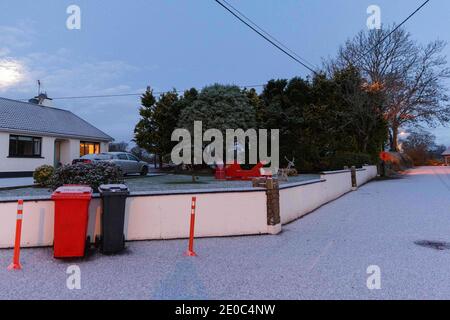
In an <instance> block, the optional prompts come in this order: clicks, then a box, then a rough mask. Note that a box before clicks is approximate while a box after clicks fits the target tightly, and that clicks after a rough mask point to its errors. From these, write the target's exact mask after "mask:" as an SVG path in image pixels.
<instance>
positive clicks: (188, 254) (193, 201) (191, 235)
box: [186, 197, 197, 257]
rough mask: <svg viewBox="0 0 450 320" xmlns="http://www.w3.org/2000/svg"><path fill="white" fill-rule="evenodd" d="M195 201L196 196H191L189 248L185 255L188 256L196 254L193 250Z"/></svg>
mask: <svg viewBox="0 0 450 320" xmlns="http://www.w3.org/2000/svg"><path fill="white" fill-rule="evenodd" d="M196 202H197V197H192V205H191V228H190V232H189V248H188V251H187V252H186V255H187V256H189V257H196V256H197V254H196V253H195V252H194V229H195V206H196Z"/></svg>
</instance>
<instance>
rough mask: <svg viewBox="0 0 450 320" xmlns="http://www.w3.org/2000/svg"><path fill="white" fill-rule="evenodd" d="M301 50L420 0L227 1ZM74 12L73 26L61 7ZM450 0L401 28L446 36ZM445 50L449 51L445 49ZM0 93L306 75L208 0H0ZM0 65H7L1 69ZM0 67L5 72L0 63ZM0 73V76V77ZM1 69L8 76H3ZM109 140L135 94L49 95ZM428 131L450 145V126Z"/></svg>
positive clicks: (128, 119)
mask: <svg viewBox="0 0 450 320" xmlns="http://www.w3.org/2000/svg"><path fill="white" fill-rule="evenodd" d="M228 1H229V2H230V3H231V4H232V5H233V6H235V7H237V8H238V9H239V10H241V11H242V12H244V13H245V14H246V15H247V16H248V17H250V18H251V19H252V20H253V21H255V22H256V23H258V24H259V25H260V26H262V27H263V28H264V29H266V30H267V31H269V32H270V33H271V34H272V35H274V36H276V37H277V38H278V39H279V40H281V41H282V42H284V43H285V44H286V45H287V46H288V47H290V48H291V49H292V50H294V51H295V52H297V53H298V54H299V55H300V56H302V57H303V58H305V59H306V60H308V61H310V62H311V63H313V64H315V65H317V66H319V65H320V64H321V61H322V58H326V57H329V56H334V55H335V53H336V51H337V49H338V47H339V45H341V44H342V43H343V42H344V41H345V40H346V39H348V38H350V37H352V36H354V35H355V34H356V33H357V32H358V31H359V30H361V29H364V28H367V27H366V19H367V17H368V15H367V13H366V10H367V7H368V6H369V5H372V4H376V5H379V6H380V7H381V10H382V11H381V13H382V22H383V23H384V24H391V23H393V22H401V21H402V20H403V19H404V18H406V17H407V16H408V15H409V14H410V13H411V12H412V11H414V10H415V9H416V8H417V7H418V6H419V5H420V4H421V3H422V2H423V1H422V0H414V1H413V0H395V1H392V0H390V1H388V0H383V1H382V0H377V1H374V0H369V1H366V0H340V1H331V0H302V1H300V0H282V1H279V0H278V1H276V0H270V1H269V0H240V1H237V0H228ZM71 4H76V5H78V6H79V7H80V8H81V14H82V16H81V23H82V24H81V30H68V29H67V28H66V19H67V17H68V14H67V13H66V9H67V7H68V6H69V5H71ZM449 27H450V1H448V0H432V1H431V2H430V3H429V4H428V5H427V6H426V7H425V8H424V9H423V10H422V11H420V12H419V13H418V14H417V15H416V16H414V17H413V18H412V19H411V20H410V21H409V22H408V23H407V25H406V28H407V29H408V30H409V31H410V32H411V33H412V35H413V37H414V38H415V39H416V40H417V41H418V42H420V43H426V42H428V41H431V40H436V39H441V40H445V41H448V42H450V33H449V29H450V28H449ZM446 54H447V55H448V56H449V57H450V46H449V47H447V50H446ZM1 65H3V67H0V96H1V97H6V98H12V99H24V98H31V97H32V96H34V95H35V94H36V92H37V86H36V81H37V80H38V79H40V80H41V81H42V85H43V90H44V91H46V92H47V93H48V95H49V96H50V97H55V98H57V97H66V96H83V95H104V94H123V93H140V92H143V91H144V90H145V88H146V87H147V86H148V85H150V86H151V87H152V88H153V89H154V90H155V91H166V90H170V89H172V88H176V89H178V90H184V89H187V88H190V87H197V88H202V87H203V86H205V85H208V84H212V83H215V82H219V83H225V84H237V85H242V86H244V85H257V84H264V83H266V82H267V81H268V80H269V79H272V78H291V77H293V76H303V77H304V76H307V75H308V74H309V72H308V70H306V69H304V68H303V67H301V66H300V65H299V64H297V63H295V62H294V61H292V60H291V59H290V58H288V57H287V56H285V55H284V54H282V53H281V52H279V51H278V50H277V49H275V48H274V47H272V46H271V45H270V44H268V43H267V42H265V41H264V40H263V39H261V38H260V37H258V36H257V35H256V34H255V33H254V32H252V31H251V30H249V29H248V28H247V27H246V26H245V25H243V24H242V23H240V22H238V21H237V20H236V19H235V18H234V17H232V16H231V15H230V14H229V13H228V12H226V11H225V10H224V9H223V8H222V7H220V6H219V5H217V4H216V3H215V2H214V1H213V0H164V1H163V0H151V1H149V0H133V1H119V0H109V1H89V0H85V1H62V0H40V1H35V0H14V1H13V0H1V1H0V66H1ZM5 66H6V69H5ZM1 68H3V69H1ZM2 74H3V81H2V78H1V75H2ZM5 74H6V75H5ZM54 104H55V106H56V107H59V108H64V109H69V110H71V111H73V112H75V113H76V114H78V115H79V116H81V117H82V118H84V119H86V120H87V121H89V122H91V123H92V124H94V125H95V126H97V127H98V128H100V129H102V130H103V131H105V132H106V133H108V134H110V135H111V136H113V137H114V138H115V139H116V140H117V141H122V140H124V141H130V140H131V139H132V138H133V129H134V125H135V124H136V122H137V121H138V119H139V115H138V108H139V104H140V101H139V97H138V96H132V97H121V98H117V97H116V98H97V99H80V100H74V99H68V100H55V101H54ZM432 132H433V133H435V134H436V136H437V137H438V142H439V143H444V144H447V145H450V129H445V128H441V129H437V130H433V131H432Z"/></svg>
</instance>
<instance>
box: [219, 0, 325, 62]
mask: <svg viewBox="0 0 450 320" xmlns="http://www.w3.org/2000/svg"><path fill="white" fill-rule="evenodd" d="M222 2H223V3H225V4H226V5H227V6H228V7H230V8H231V9H233V10H234V11H235V12H237V13H238V14H239V15H241V17H243V18H244V19H246V20H247V21H248V22H249V23H251V24H252V25H253V26H254V27H255V28H258V29H259V30H260V31H261V32H262V33H264V34H265V35H267V37H269V38H270V39H272V40H273V41H274V42H276V43H277V44H279V45H280V46H281V47H283V48H284V49H286V50H287V51H289V52H290V53H292V54H293V55H294V56H296V57H297V58H298V59H299V60H301V61H302V62H304V63H305V64H308V65H309V66H310V67H311V68H313V69H315V70H317V69H318V68H317V66H316V65H314V64H313V63H311V62H309V61H308V60H306V59H305V58H303V57H301V56H300V55H299V54H297V53H296V52H295V51H294V50H292V49H290V48H289V47H288V46H286V45H285V44H284V43H283V42H281V41H280V40H278V39H277V38H275V36H273V35H271V34H270V33H269V32H268V31H267V30H265V29H264V28H262V27H261V26H259V25H258V24H257V23H256V22H254V21H253V20H252V19H250V18H249V17H248V16H246V15H245V14H244V13H243V12H242V11H240V10H239V9H237V8H236V7H234V6H233V5H232V4H230V3H229V2H228V1H226V0H222Z"/></svg>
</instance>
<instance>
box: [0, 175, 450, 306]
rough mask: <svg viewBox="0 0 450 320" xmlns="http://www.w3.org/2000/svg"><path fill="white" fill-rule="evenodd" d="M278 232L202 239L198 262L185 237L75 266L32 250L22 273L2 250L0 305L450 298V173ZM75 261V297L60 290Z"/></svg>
mask: <svg viewBox="0 0 450 320" xmlns="http://www.w3.org/2000/svg"><path fill="white" fill-rule="evenodd" d="M197 219H201V217H200V216H199V217H197ZM283 230H284V231H283V233H281V234H280V235H276V236H254V237H236V238H210V239H199V240H196V243H195V245H196V251H197V253H198V255H199V256H198V257H196V258H191V257H185V256H184V255H183V252H184V250H185V249H186V246H187V241H186V240H173V241H151V242H133V243H129V244H128V250H127V251H126V252H125V253H123V254H122V255H119V256H114V257H106V256H102V255H99V254H92V255H90V257H89V258H88V259H87V260H85V261H81V260H80V261H71V262H63V261H56V260H53V259H52V251H51V249H49V248H44V249H28V250H23V251H22V257H23V259H22V262H23V265H24V270H23V271H19V272H9V271H7V270H6V266H7V265H8V263H9V262H10V259H11V256H12V251H11V250H0V265H1V266H0V298H2V299H11V298H15V299H42V298H44V299H424V298H429V299H438V298H440V299H450V281H449V279H450V267H449V266H450V250H449V249H450V247H447V244H446V243H448V242H450V169H449V168H443V167H440V168H418V169H415V170H412V171H410V172H409V173H408V174H406V175H405V176H404V177H403V178H401V179H395V180H384V181H376V182H372V183H369V184H367V185H365V186H363V187H362V188H360V189H359V190H358V191H356V192H352V193H350V194H348V195H346V196H344V197H342V198H340V199H338V200H337V201H334V202H332V203H330V204H328V205H326V206H323V207H322V208H320V209H318V210H316V211H315V212H313V213H311V214H310V215H308V216H306V217H305V218H303V219H301V220H298V221H296V222H294V223H291V224H289V225H286V226H284V229H283ZM427 241H434V242H443V243H430V242H427ZM445 242H446V243H445ZM73 264H76V265H78V266H79V267H80V268H81V290H69V289H67V287H66V279H67V277H68V275H67V274H66V269H67V267H68V266H70V265H73ZM369 266H377V268H379V270H380V271H381V277H380V279H381V289H379V290H369V289H368V287H367V278H368V277H369V275H368V274H367V269H368V267H369Z"/></svg>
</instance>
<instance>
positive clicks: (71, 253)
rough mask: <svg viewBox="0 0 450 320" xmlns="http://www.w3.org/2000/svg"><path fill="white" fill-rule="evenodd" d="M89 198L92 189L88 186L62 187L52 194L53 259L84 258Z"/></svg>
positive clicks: (86, 243) (87, 243)
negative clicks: (53, 219)
mask: <svg viewBox="0 0 450 320" xmlns="http://www.w3.org/2000/svg"><path fill="white" fill-rule="evenodd" d="M91 198H92V189H91V188H90V187H88V186H73V185H70V186H63V187H60V188H58V189H57V190H56V191H55V192H54V193H53V194H52V199H53V201H54V202H55V232H54V245H53V247H54V254H53V255H54V257H55V258H77V257H84V256H85V254H86V249H87V248H88V247H89V245H90V239H89V237H87V225H88V220H89V203H90V201H91Z"/></svg>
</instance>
